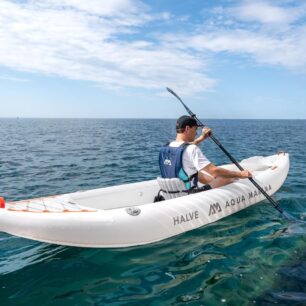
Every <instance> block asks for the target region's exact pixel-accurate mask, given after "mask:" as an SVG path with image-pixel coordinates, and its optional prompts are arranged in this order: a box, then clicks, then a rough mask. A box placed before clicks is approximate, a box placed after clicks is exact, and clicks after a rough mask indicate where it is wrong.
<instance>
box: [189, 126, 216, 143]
mask: <svg viewBox="0 0 306 306" xmlns="http://www.w3.org/2000/svg"><path fill="white" fill-rule="evenodd" d="M211 133H212V131H211V129H210V128H208V127H205V128H203V129H202V134H201V135H200V136H199V137H198V138H197V139H195V140H194V141H192V142H190V144H194V145H199V144H200V143H201V142H202V141H203V140H205V139H206V138H207V137H209V136H210V135H211Z"/></svg>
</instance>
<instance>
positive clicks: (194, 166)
mask: <svg viewBox="0 0 306 306" xmlns="http://www.w3.org/2000/svg"><path fill="white" fill-rule="evenodd" d="M197 129H198V124H197V121H196V120H195V119H194V118H193V117H190V116H181V117H180V118H178V119H177V121H176V132H177V134H176V139H175V140H174V141H172V142H170V143H169V144H168V145H166V146H164V147H162V148H161V150H160V154H159V166H160V170H161V175H162V177H163V178H175V177H177V178H179V179H181V180H182V181H183V182H184V183H185V186H186V188H187V189H193V190H196V189H200V190H208V189H211V188H217V187H220V186H223V185H226V184H229V183H232V182H233V181H234V180H235V179H244V178H249V177H252V174H251V173H250V172H249V171H247V170H243V171H231V170H227V169H223V168H221V167H217V166H215V165H214V164H213V163H211V162H210V161H209V160H208V159H207V157H206V156H205V155H204V154H203V153H202V151H201V150H200V148H199V147H198V146H197V145H198V144H199V143H201V142H202V141H203V140H204V139H206V138H207V137H209V136H210V134H211V133H212V131H211V129H209V128H207V127H206V128H203V129H202V135H201V136H200V137H198V138H197V139H195V136H196V134H197ZM200 186H201V187H200Z"/></svg>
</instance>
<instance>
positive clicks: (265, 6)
mask: <svg viewBox="0 0 306 306" xmlns="http://www.w3.org/2000/svg"><path fill="white" fill-rule="evenodd" d="M232 11H233V12H234V13H235V14H236V16H237V17H238V18H240V19H242V20H244V21H256V22H261V23H276V24H281V23H284V24H288V23H291V22H293V21H294V20H296V18H298V17H299V10H297V9H295V8H288V7H279V6H276V5H272V4H271V3H269V2H265V1H247V2H245V3H243V4H242V5H240V6H237V7H235V8H233V9H232Z"/></svg>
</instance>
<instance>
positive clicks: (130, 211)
mask: <svg viewBox="0 0 306 306" xmlns="http://www.w3.org/2000/svg"><path fill="white" fill-rule="evenodd" d="M126 212H127V213H128V214H129V215H131V216H138V215H139V214H140V213H141V210H140V208H138V207H128V208H127V209H126Z"/></svg>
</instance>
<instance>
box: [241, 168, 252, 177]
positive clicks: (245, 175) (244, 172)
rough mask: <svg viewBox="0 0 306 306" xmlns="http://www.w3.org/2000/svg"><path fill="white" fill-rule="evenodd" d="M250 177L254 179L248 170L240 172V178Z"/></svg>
mask: <svg viewBox="0 0 306 306" xmlns="http://www.w3.org/2000/svg"><path fill="white" fill-rule="evenodd" d="M248 177H252V173H251V172H250V171H248V170H243V171H241V172H240V178H242V179H243V178H248Z"/></svg>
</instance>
